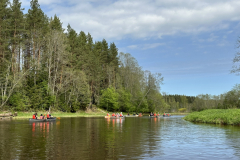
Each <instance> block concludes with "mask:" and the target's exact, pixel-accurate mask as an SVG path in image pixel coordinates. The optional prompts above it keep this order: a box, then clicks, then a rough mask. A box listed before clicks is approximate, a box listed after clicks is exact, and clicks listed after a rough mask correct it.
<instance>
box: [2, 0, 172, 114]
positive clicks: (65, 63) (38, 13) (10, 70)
mask: <svg viewBox="0 0 240 160" xmlns="http://www.w3.org/2000/svg"><path fill="white" fill-rule="evenodd" d="M23 10H24V9H22V8H21V2H20V1H19V0H13V1H12V2H11V3H10V2H9V0H1V1H0V91H1V94H0V109H1V110H18V111H29V110H32V111H34V110H48V109H55V110H61V111H72V112H75V111H77V110H79V109H81V110H86V109H91V108H92V107H93V106H99V107H102V108H104V109H107V110H108V111H126V112H131V111H136V112H153V111H164V110H165V109H166V108H167V104H166V103H165V102H164V99H163V97H162V95H161V94H160V92H159V90H160V84H161V82H162V81H163V78H162V76H161V74H159V73H156V74H152V73H151V72H149V71H143V70H142V69H141V67H140V66H139V65H138V63H137V61H136V59H134V58H133V57H132V56H131V55H130V54H128V53H126V54H125V53H118V49H117V47H116V45H115V44H114V43H110V44H109V43H108V42H107V41H106V40H105V39H103V40H102V41H96V42H93V38H92V36H91V34H90V33H88V34H86V33H84V32H83V31H81V32H80V33H77V32H76V31H75V30H74V29H73V28H71V26H70V25H68V26H67V30H66V31H65V29H64V28H62V23H61V21H60V19H59V18H58V17H57V16H56V15H55V16H54V17H51V18H49V17H48V16H47V15H46V14H44V12H43V11H42V10H41V8H40V5H39V3H38V0H32V1H31V2H30V9H29V10H28V13H26V14H24V13H23Z"/></svg>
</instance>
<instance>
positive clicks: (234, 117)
mask: <svg viewBox="0 0 240 160" xmlns="http://www.w3.org/2000/svg"><path fill="white" fill-rule="evenodd" d="M183 119H185V120H187V121H191V122H202V123H215V124H231V125H239V124H240V109H208V110H204V111H201V112H193V113H190V114H189V115H187V116H185V117H184V118H183Z"/></svg>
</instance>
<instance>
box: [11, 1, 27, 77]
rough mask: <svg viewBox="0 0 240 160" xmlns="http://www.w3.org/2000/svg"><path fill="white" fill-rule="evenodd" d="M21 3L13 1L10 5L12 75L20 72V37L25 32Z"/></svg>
mask: <svg viewBox="0 0 240 160" xmlns="http://www.w3.org/2000/svg"><path fill="white" fill-rule="evenodd" d="M23 10H24V9H22V8H21V2H19V0H13V3H12V4H11V17H10V36H11V41H10V42H11V53H12V72H13V75H15V73H16V72H17V71H20V65H21V64H20V63H21V62H20V60H21V58H22V57H21V47H22V46H21V43H22V35H23V34H24V32H25V29H24V18H23V12H22V11H23Z"/></svg>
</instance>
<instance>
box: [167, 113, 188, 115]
mask: <svg viewBox="0 0 240 160" xmlns="http://www.w3.org/2000/svg"><path fill="white" fill-rule="evenodd" d="M170 114H171V115H187V114H189V113H179V112H175V113H170Z"/></svg>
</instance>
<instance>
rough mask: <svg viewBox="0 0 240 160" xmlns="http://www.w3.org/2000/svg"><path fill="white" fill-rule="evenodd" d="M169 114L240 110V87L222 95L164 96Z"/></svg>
mask: <svg viewBox="0 0 240 160" xmlns="http://www.w3.org/2000/svg"><path fill="white" fill-rule="evenodd" d="M163 98H164V101H165V102H166V104H167V110H168V112H193V111H202V110H206V109H233V108H240V85H239V84H238V85H235V86H234V87H233V88H232V89H231V90H230V91H228V92H226V93H224V94H220V95H217V96H216V95H209V94H200V95H198V96H196V97H195V96H185V95H168V94H163Z"/></svg>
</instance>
